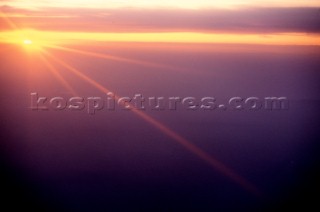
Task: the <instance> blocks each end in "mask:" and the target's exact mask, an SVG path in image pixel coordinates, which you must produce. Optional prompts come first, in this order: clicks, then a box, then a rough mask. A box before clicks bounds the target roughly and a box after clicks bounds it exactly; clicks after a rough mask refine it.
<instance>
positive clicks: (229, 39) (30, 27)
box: [0, 0, 320, 45]
mask: <svg viewBox="0 0 320 212" xmlns="http://www.w3.org/2000/svg"><path fill="white" fill-rule="evenodd" d="M0 5H1V11H2V13H1V14H2V16H3V18H2V19H1V21H0V30H1V31H2V33H1V35H0V36H1V40H2V41H3V42H17V41H18V40H19V41H20V40H21V39H32V40H38V42H40V40H41V42H44V41H47V42H54V43H57V42H59V43H61V41H64V42H66V41H67V42H70V41H71V40H73V41H74V40H83V39H84V38H85V39H86V40H94V41H117V42H125V41H128V42H187V43H201V42H203V43H253V44H277V45H279V44H283V45H291V44H298V45H299V44H300V45H318V44H319V43H320V39H319V33H320V27H319V26H320V24H319V23H320V17H319V6H320V1H319V0H309V1H273V0H272V1H255V0H247V1H236V0H230V1H206V0H200V1H191V0H189V1H152V2H150V1H134V3H133V2H132V1H99V0H95V1H85V0H80V1H68V2H66V1H36V2H35V1H17V0H13V1H1V3H0ZM76 33H78V36H75V34H76ZM164 33H165V34H164ZM239 34H241V36H239Z"/></svg>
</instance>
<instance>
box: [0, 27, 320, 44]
mask: <svg viewBox="0 0 320 212" xmlns="http://www.w3.org/2000/svg"><path fill="white" fill-rule="evenodd" d="M23 37H32V38H33V40H37V44H38V45H56V44H72V43H82V42H83V41H97V42H142V43H152V42H154V43H226V44H262V45H320V36H319V35H316V34H304V33H282V34H237V33H235V34H230V33H229V34H226V33H198V32H167V33H102V32H101V33H100V32H97V33H91V32H58V31H38V30H15V31H4V32H1V38H2V42H5V43H17V42H21V40H24V39H23Z"/></svg>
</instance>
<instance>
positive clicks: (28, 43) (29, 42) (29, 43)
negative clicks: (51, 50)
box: [23, 40, 32, 45]
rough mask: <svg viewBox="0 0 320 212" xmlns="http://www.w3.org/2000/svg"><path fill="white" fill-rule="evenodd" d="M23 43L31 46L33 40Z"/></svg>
mask: <svg viewBox="0 0 320 212" xmlns="http://www.w3.org/2000/svg"><path fill="white" fill-rule="evenodd" d="M23 43H24V44H25V45H31V44H32V41H31V40H24V41H23Z"/></svg>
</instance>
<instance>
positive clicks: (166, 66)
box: [45, 45, 186, 71]
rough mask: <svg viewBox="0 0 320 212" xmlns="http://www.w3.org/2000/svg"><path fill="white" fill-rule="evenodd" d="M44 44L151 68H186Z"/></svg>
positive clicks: (180, 69) (179, 69) (178, 69)
mask: <svg viewBox="0 0 320 212" xmlns="http://www.w3.org/2000/svg"><path fill="white" fill-rule="evenodd" d="M45 46H46V47H48V48H53V49H59V50H63V51H67V52H73V53H78V54H82V55H86V56H90V57H96V58H103V59H107V60H113V61H118V62H125V63H130V64H135V65H141V66H147V67H152V68H162V69H165V70H174V71H186V69H183V68H180V67H175V66H169V65H163V64H158V63H152V62H147V61H143V60H136V59H128V58H123V57H117V56H113V55H108V54H101V53H95V52H90V51H82V50H78V49H74V48H67V47H62V46H57V45H45Z"/></svg>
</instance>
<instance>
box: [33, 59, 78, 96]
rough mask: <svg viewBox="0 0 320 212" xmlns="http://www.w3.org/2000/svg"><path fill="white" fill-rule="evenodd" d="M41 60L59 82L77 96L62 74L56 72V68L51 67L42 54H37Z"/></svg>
mask: <svg viewBox="0 0 320 212" xmlns="http://www.w3.org/2000/svg"><path fill="white" fill-rule="evenodd" d="M39 56H40V59H41V60H42V62H43V63H44V64H45V66H47V68H48V69H49V70H50V71H51V73H52V74H53V75H54V76H55V77H56V78H57V79H58V80H59V81H60V83H61V84H62V85H63V86H64V87H65V88H66V89H67V91H68V92H70V93H71V94H72V95H74V96H78V94H77V92H76V91H75V90H74V89H73V88H72V86H71V85H70V84H69V83H68V82H67V81H66V80H65V79H64V78H63V76H62V75H61V74H60V73H59V72H58V70H57V69H56V68H55V67H53V65H52V64H51V63H50V62H49V61H48V60H47V59H46V58H45V57H44V56H43V55H41V54H40V55H39Z"/></svg>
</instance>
